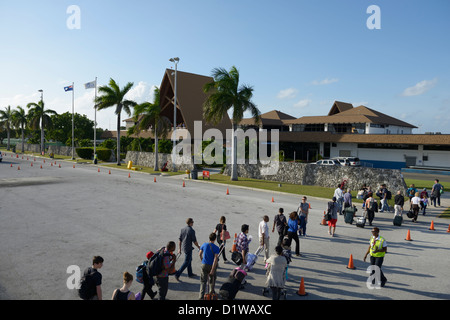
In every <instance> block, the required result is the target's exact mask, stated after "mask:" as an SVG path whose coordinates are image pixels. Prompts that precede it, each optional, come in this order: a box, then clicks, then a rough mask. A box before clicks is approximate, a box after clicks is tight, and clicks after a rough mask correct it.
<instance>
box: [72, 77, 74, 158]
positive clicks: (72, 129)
mask: <svg viewBox="0 0 450 320" xmlns="http://www.w3.org/2000/svg"><path fill="white" fill-rule="evenodd" d="M74 92H75V83H74V82H72V160H75V157H74V150H75V144H74V139H75V137H74V127H75V126H74V120H73V111H74V95H75V93H74Z"/></svg>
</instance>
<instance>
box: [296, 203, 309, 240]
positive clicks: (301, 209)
mask: <svg viewBox="0 0 450 320" xmlns="http://www.w3.org/2000/svg"><path fill="white" fill-rule="evenodd" d="M297 213H298V217H299V219H300V229H299V235H302V236H303V237H306V224H307V223H308V214H309V203H307V202H306V197H305V196H303V198H302V202H300V205H299V206H298V209H297Z"/></svg>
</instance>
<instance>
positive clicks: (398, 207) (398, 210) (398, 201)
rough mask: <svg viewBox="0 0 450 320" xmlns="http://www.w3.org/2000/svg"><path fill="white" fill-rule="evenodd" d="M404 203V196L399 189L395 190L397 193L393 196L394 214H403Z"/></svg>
mask: <svg viewBox="0 0 450 320" xmlns="http://www.w3.org/2000/svg"><path fill="white" fill-rule="evenodd" d="M404 204H405V198H404V197H403V195H402V192H401V191H400V190H398V191H397V194H396V195H395V197H394V210H395V213H394V215H396V216H401V215H402V214H403V206H404Z"/></svg>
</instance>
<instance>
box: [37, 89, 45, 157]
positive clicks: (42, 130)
mask: <svg viewBox="0 0 450 320" xmlns="http://www.w3.org/2000/svg"><path fill="white" fill-rule="evenodd" d="M38 92H40V93H41V103H42V116H41V155H43V154H42V152H44V90H42V89H39V90H38Z"/></svg>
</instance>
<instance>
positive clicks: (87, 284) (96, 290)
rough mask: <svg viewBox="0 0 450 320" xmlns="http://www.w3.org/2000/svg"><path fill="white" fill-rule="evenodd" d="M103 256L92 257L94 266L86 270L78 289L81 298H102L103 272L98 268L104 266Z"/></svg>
mask: <svg viewBox="0 0 450 320" xmlns="http://www.w3.org/2000/svg"><path fill="white" fill-rule="evenodd" d="M103 262H104V260H103V258H102V257H100V256H95V257H94V258H93V259H92V266H91V267H88V268H86V269H85V270H84V273H83V277H82V278H81V282H80V289H79V290H78V292H79V295H80V298H82V299H83V300H102V299H103V294H102V274H101V273H100V272H99V271H98V269H100V268H102V267H103Z"/></svg>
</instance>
